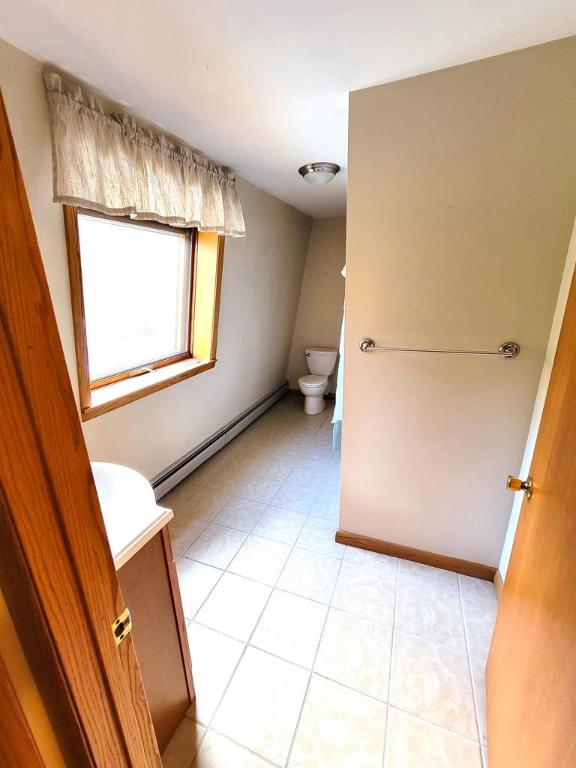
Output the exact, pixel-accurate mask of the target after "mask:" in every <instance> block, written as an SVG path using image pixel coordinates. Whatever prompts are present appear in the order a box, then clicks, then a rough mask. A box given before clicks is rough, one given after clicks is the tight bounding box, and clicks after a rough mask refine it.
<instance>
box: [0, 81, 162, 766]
mask: <svg viewBox="0 0 576 768" xmlns="http://www.w3.org/2000/svg"><path fill="white" fill-rule="evenodd" d="M0 588H1V589H2V592H3V594H4V596H5V599H6V602H7V604H8V608H9V610H10V613H11V614H12V617H13V619H14V622H15V624H16V626H17V628H18V631H19V635H20V640H21V642H22V645H23V647H24V650H25V652H26V655H27V657H28V660H29V663H30V666H31V668H32V671H33V673H34V676H35V678H36V680H37V683H38V686H39V688H40V691H41V694H42V696H43V699H44V702H45V704H46V708H47V710H48V712H49V714H50V717H51V719H52V721H53V726H54V730H55V732H56V734H57V736H58V739H59V743H60V746H61V748H62V750H63V752H64V755H65V758H66V760H67V763H68V764H69V765H70V766H74V768H83V767H84V766H98V768H105V767H106V768H107V767H108V766H109V767H110V768H124V766H126V767H128V766H130V767H131V768H149V767H151V766H160V765H161V761H160V756H159V753H158V749H157V745H156V739H155V737H154V731H153V728H152V723H151V720H150V713H149V711H148V706H147V703H146V697H145V695H144V693H143V688H142V681H141V677H140V672H139V669H138V664H137V661H136V656H135V653H134V649H133V647H132V642H131V639H130V637H128V638H127V639H126V640H125V641H124V642H123V643H122V644H121V645H120V646H118V647H117V646H116V645H115V642H114V638H113V634H112V628H111V623H112V621H113V620H114V619H115V618H116V616H118V614H119V613H120V612H121V610H122V609H123V607H124V602H123V599H122V594H121V592H120V588H119V586H118V580H117V578H116V573H115V570H114V564H113V562H112V557H111V554H110V550H109V547H108V542H107V538H106V534H105V530H104V524H103V520H102V515H101V511H100V506H99V503H98V497H97V494H96V489H95V486H94V481H93V478H92V472H91V469H90V463H89V460H88V454H87V451H86V446H85V444H84V438H83V435H82V430H81V427H80V421H79V418H78V414H77V411H76V407H75V403H74V397H73V394H72V388H71V385H70V380H69V378H68V372H67V369H66V365H65V361H64V355H63V352H62V346H61V344H60V338H59V335H58V329H57V327H56V320H55V317H54V312H53V309H52V303H51V300H50V294H49V291H48V285H47V282H46V277H45V274H44V269H43V265H42V260H41V258H40V252H39V249H38V243H37V241H36V235H35V232H34V225H33V222H32V217H31V215H30V209H29V207H28V201H27V197H26V191H25V189H24V185H23V182H22V177H21V174H20V168H19V164H18V159H17V156H16V152H15V149H14V144H13V142H12V137H11V134H10V128H9V125H8V119H7V115H6V111H5V109H4V104H3V101H2V98H1V95H0ZM30 764H31V765H33V762H32V756H31V762H30Z"/></svg>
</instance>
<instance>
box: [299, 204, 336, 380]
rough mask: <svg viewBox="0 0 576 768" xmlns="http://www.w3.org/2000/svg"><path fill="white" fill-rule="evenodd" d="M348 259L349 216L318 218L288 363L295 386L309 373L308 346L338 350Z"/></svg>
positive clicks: (315, 223) (309, 251) (311, 237)
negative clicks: (345, 265) (343, 272)
mask: <svg viewBox="0 0 576 768" xmlns="http://www.w3.org/2000/svg"><path fill="white" fill-rule="evenodd" d="M345 260H346V218H345V217H344V216H338V217H337V218H331V219H316V220H315V221H314V223H313V225H312V232H311V234H310V242H309V244H308V255H307V257H306V268H305V270H304V278H303V280H302V288H301V291H300V302H299V304H298V314H297V316H296V325H295V327H294V336H293V337H292V348H291V350H290V362H289V364H288V381H289V382H290V386H291V387H292V388H293V389H297V388H298V379H299V378H300V376H304V375H305V374H307V373H308V368H307V366H306V358H305V357H304V349H305V348H306V347H307V346H309V345H311V344H312V345H314V346H320V347H334V348H335V349H338V345H339V342H340V326H341V324H342V309H343V306H344V278H343V277H342V275H341V274H340V272H341V271H342V267H343V266H344V262H345Z"/></svg>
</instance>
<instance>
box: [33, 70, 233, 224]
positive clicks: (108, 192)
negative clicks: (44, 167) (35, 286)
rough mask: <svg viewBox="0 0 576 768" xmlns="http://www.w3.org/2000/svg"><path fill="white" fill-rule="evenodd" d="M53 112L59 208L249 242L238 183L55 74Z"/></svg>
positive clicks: (50, 89) (50, 77) (49, 90)
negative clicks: (192, 229) (69, 207)
mask: <svg viewBox="0 0 576 768" xmlns="http://www.w3.org/2000/svg"><path fill="white" fill-rule="evenodd" d="M44 82H45V85H46V96H47V99H48V104H49V106H50V115H51V126H52V145H53V159H54V201H55V202H57V203H65V204H67V205H77V206H81V207H84V208H91V209H93V210H96V211H101V212H102V213H108V214H111V215H117V216H119V215H129V216H132V217H133V218H135V219H149V220H150V219H151V220H153V221H160V222H163V223H165V224H172V225H174V226H179V227H198V229H199V230H202V231H210V232H219V233H220V234H223V235H233V236H236V237H238V236H243V235H245V234H246V231H245V227H244V217H243V216H242V207H241V205H240V200H239V199H238V195H237V193H236V181H235V177H234V175H233V174H232V173H231V172H230V171H228V170H226V169H225V168H221V167H219V166H217V165H215V164H214V163H212V162H211V161H210V160H209V159H208V158H207V157H206V156H205V155H202V154H201V153H199V152H197V151H195V150H193V149H191V148H190V147H188V146H186V145H184V144H178V143H176V142H174V141H173V140H172V139H169V138H168V137H166V136H164V135H163V134H161V133H157V132H156V131H154V130H152V129H151V128H149V127H147V126H145V125H144V124H143V123H140V122H139V121H138V120H136V119H135V118H134V117H133V116H131V115H128V114H122V113H118V112H110V111H108V112H107V111H106V110H105V109H104V107H103V105H102V104H101V103H100V102H99V101H98V99H97V98H96V97H95V96H94V95H92V94H91V93H89V92H88V91H86V90H85V89H83V88H81V87H80V86H78V85H76V84H75V83H72V82H69V81H67V80H66V79H65V78H63V77H62V75H60V74H58V73H56V72H47V73H45V75H44Z"/></svg>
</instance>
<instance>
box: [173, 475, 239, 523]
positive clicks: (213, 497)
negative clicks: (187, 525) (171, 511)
mask: <svg viewBox="0 0 576 768" xmlns="http://www.w3.org/2000/svg"><path fill="white" fill-rule="evenodd" d="M232 495H233V494H232V491H231V489H230V488H228V487H223V486H222V485H220V484H208V483H207V484H206V485H202V486H200V487H199V488H197V489H196V490H195V491H194V493H193V494H192V495H191V496H190V497H188V498H187V499H185V500H184V501H183V502H182V504H181V505H180V506H179V508H178V512H180V514H181V515H185V516H187V517H189V518H190V519H192V518H200V519H201V520H208V521H210V520H213V519H214V518H215V517H216V515H217V514H218V512H220V510H221V509H222V508H223V507H224V506H225V505H226V504H227V503H228V502H229V501H230V499H231V498H232Z"/></svg>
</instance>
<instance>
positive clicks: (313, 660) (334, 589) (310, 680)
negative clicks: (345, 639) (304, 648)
mask: <svg viewBox="0 0 576 768" xmlns="http://www.w3.org/2000/svg"><path fill="white" fill-rule="evenodd" d="M344 552H346V550H344ZM343 562H344V555H343V556H342V560H340V561H339V566H338V573H337V574H336V578H335V579H334V584H333V586H332V593H331V595H330V601H329V603H328V610H327V611H326V615H325V617H324V622H323V624H322V629H321V630H320V635H319V637H318V643H317V644H316V651H315V653H314V658H313V659H312V665H311V667H310V673H309V675H308V683H307V685H306V690H305V692H304V697H303V699H302V704H301V706H300V712H299V714H298V719H297V720H296V727H295V728H294V733H293V734H292V740H291V742H290V748H289V749H288V756H287V758H286V761H285V766H287V765H288V764H289V763H290V758H291V757H292V751H293V749H294V744H295V743H296V735H297V733H298V729H299V728H300V722H301V720H302V715H303V713H304V707H305V706H306V702H307V701H308V693H309V691H310V684H311V682H312V675H313V674H314V666H315V665H316V659H317V657H318V652H319V650H320V645H321V644H322V640H323V638H324V632H325V630H326V624H327V623H328V616H329V615H330V609H331V607H332V601H333V600H334V594H335V592H336V585H337V584H338V579H339V578H340V572H341V570H342V563H343Z"/></svg>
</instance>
